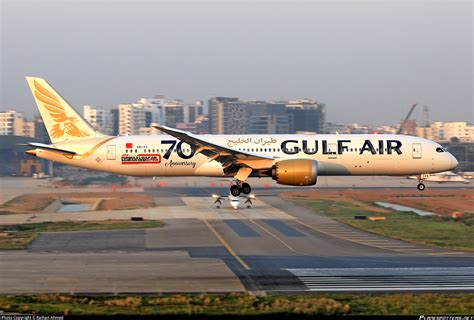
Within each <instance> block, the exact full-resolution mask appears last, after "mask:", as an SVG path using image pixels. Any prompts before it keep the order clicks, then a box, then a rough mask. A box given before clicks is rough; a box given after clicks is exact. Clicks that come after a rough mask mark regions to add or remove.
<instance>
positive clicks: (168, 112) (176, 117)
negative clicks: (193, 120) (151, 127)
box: [160, 99, 187, 128]
mask: <svg viewBox="0 0 474 320" xmlns="http://www.w3.org/2000/svg"><path fill="white" fill-rule="evenodd" d="M163 109H164V123H163V122H160V123H161V124H164V125H165V126H168V127H172V128H176V124H177V123H183V122H185V110H186V109H187V108H186V106H185V104H184V103H183V101H182V100H179V99H176V100H173V101H169V102H165V104H164V105H163ZM186 122H187V121H186Z"/></svg>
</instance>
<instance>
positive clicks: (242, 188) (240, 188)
mask: <svg viewBox="0 0 474 320" xmlns="http://www.w3.org/2000/svg"><path fill="white" fill-rule="evenodd" d="M250 192H252V188H251V187H250V185H249V184H248V183H247V182H244V183H241V181H236V182H235V183H234V184H233V185H232V186H231V187H230V194H231V195H233V196H234V197H238V196H239V195H240V193H243V194H250Z"/></svg>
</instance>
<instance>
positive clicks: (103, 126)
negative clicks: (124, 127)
mask: <svg viewBox="0 0 474 320" xmlns="http://www.w3.org/2000/svg"><path fill="white" fill-rule="evenodd" d="M84 119H86V120H87V122H89V123H90V124H91V125H92V127H94V129H96V130H97V131H99V132H102V133H104V134H108V135H111V134H113V116H112V113H111V112H110V110H109V109H105V108H102V107H93V106H84Z"/></svg>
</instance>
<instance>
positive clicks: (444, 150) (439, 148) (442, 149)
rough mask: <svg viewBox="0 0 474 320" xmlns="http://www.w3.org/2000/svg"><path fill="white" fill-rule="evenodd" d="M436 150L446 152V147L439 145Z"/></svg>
mask: <svg viewBox="0 0 474 320" xmlns="http://www.w3.org/2000/svg"><path fill="white" fill-rule="evenodd" d="M436 152H446V149H445V148H442V147H438V148H436Z"/></svg>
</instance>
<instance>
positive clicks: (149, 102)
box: [137, 95, 165, 127]
mask: <svg viewBox="0 0 474 320" xmlns="http://www.w3.org/2000/svg"><path fill="white" fill-rule="evenodd" d="M137 104H141V105H142V106H143V108H144V109H145V125H146V126H147V127H149V126H150V124H151V123H152V122H154V123H163V121H164V118H165V115H164V108H163V105H164V104H165V97H164V96H163V95H156V96H155V97H154V98H141V99H139V100H138V101H137Z"/></svg>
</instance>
